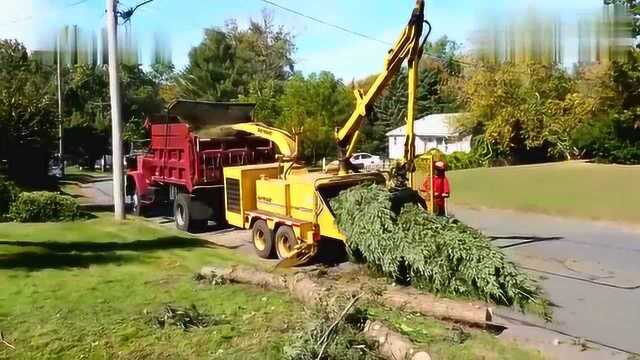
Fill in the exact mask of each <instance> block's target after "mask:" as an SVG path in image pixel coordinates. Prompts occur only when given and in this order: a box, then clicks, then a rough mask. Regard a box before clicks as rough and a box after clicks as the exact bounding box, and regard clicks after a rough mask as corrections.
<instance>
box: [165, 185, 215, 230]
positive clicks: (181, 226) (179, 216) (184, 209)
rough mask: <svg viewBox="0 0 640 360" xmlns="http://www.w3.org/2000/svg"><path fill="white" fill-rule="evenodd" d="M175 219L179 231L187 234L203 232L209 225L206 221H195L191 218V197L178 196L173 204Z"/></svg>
mask: <svg viewBox="0 0 640 360" xmlns="http://www.w3.org/2000/svg"><path fill="white" fill-rule="evenodd" d="M173 218H174V219H175V222H176V228H178V230H182V231H186V232H190V233H192V232H198V231H202V230H203V229H204V228H205V226H206V225H207V221H206V220H195V219H192V216H191V195H190V194H184V193H182V194H178V195H177V196H176V199H175V200H174V202H173Z"/></svg>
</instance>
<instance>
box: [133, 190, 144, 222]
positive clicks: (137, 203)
mask: <svg viewBox="0 0 640 360" xmlns="http://www.w3.org/2000/svg"><path fill="white" fill-rule="evenodd" d="M145 210H146V209H145V207H144V205H142V201H141V200H140V194H139V193H138V190H137V189H136V190H135V191H134V192H133V194H132V195H131V214H132V215H134V216H145V213H146V211H145Z"/></svg>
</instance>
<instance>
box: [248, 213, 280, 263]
mask: <svg viewBox="0 0 640 360" xmlns="http://www.w3.org/2000/svg"><path fill="white" fill-rule="evenodd" d="M251 240H252V242H253V248H254V249H256V254H258V256H259V257H261V258H263V259H271V258H273V248H274V247H273V231H271V229H269V226H267V222H266V221H264V220H258V221H256V222H255V223H253V227H252V229H251Z"/></svg>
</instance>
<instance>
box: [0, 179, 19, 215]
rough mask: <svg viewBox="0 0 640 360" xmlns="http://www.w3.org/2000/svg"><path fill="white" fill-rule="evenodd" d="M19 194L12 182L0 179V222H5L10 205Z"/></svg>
mask: <svg viewBox="0 0 640 360" xmlns="http://www.w3.org/2000/svg"><path fill="white" fill-rule="evenodd" d="M19 194H20V189H18V187H17V186H16V185H15V184H14V183H13V182H11V181H8V180H3V179H0V221H2V220H6V218H7V215H8V213H9V209H11V204H13V202H14V201H16V199H17V198H18V195H19Z"/></svg>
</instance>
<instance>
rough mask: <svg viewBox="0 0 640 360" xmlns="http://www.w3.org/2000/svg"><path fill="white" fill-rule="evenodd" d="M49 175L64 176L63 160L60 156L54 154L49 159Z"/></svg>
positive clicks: (60, 177) (59, 177)
mask: <svg viewBox="0 0 640 360" xmlns="http://www.w3.org/2000/svg"><path fill="white" fill-rule="evenodd" d="M48 173H49V176H53V177H55V178H57V179H62V178H63V177H64V161H63V160H62V159H60V156H58V155H55V156H54V157H53V158H52V159H51V160H49V172H48Z"/></svg>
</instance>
